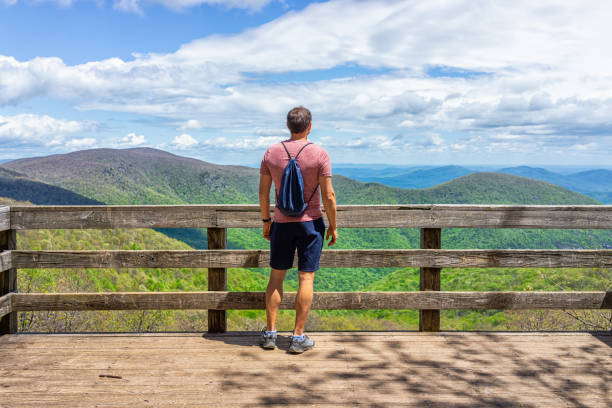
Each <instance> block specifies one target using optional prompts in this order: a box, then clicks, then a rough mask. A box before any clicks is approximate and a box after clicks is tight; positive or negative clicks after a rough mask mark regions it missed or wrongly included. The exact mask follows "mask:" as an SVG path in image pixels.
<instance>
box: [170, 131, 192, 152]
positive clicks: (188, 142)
mask: <svg viewBox="0 0 612 408" xmlns="http://www.w3.org/2000/svg"><path fill="white" fill-rule="evenodd" d="M170 144H171V145H172V146H174V147H176V148H177V149H186V148H190V147H193V146H195V145H197V144H198V141H197V140H195V139H194V138H193V136H191V135H188V134H186V133H183V134H182V135H180V136H177V137H175V138H174V140H172V142H171V143H170Z"/></svg>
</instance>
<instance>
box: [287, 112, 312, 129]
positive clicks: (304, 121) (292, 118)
mask: <svg viewBox="0 0 612 408" xmlns="http://www.w3.org/2000/svg"><path fill="white" fill-rule="evenodd" d="M311 120H312V115H311V114H310V111H309V110H308V109H306V108H304V107H303V106H298V107H297V108H293V109H291V110H290V111H289V113H288V114H287V127H288V128H289V131H290V132H291V133H292V134H295V133H302V132H304V131H305V130H306V129H308V125H310V121H311Z"/></svg>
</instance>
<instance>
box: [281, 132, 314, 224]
mask: <svg viewBox="0 0 612 408" xmlns="http://www.w3.org/2000/svg"><path fill="white" fill-rule="evenodd" d="M281 144H282V145H283V147H284V148H285V152H287V156H289V163H287V166H285V170H284V171H283V176H282V178H281V182H280V187H279V189H278V193H277V194H276V207H277V208H278V209H279V210H280V212H281V213H283V214H284V215H286V216H287V217H299V216H300V215H302V214H303V213H304V211H306V208H307V207H308V203H309V202H310V200H311V199H312V197H313V196H314V194H315V193H316V191H317V189H318V188H319V185H318V184H317V186H316V187H315V189H314V191H313V192H312V194H311V195H310V198H309V199H308V201H306V202H304V179H303V178H302V171H301V170H300V165H299V164H298V162H297V158H298V156H299V155H300V153H302V150H304V148H305V147H306V146H308V145H311V144H312V143H307V144H305V145H304V146H303V147H302V148H301V149H300V151H299V152H298V153H297V154H296V155H295V157H291V155H290V154H289V150H287V146H285V144H284V143H283V142H281Z"/></svg>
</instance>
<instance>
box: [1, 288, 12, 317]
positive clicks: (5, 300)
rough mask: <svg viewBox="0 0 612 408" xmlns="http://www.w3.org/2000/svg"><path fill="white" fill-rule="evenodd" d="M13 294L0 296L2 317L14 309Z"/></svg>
mask: <svg viewBox="0 0 612 408" xmlns="http://www.w3.org/2000/svg"><path fill="white" fill-rule="evenodd" d="M12 296H13V293H7V294H6V295H4V296H0V317H4V316H6V315H7V314H9V313H11V312H12V311H13V306H12V305H13V304H12V300H11V297H12Z"/></svg>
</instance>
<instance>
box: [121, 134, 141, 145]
mask: <svg viewBox="0 0 612 408" xmlns="http://www.w3.org/2000/svg"><path fill="white" fill-rule="evenodd" d="M120 143H121V144H122V145H126V146H139V145H142V144H145V143H147V139H146V138H145V137H144V135H137V134H136V133H129V134H128V135H126V136H124V137H122V138H121V140H120Z"/></svg>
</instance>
